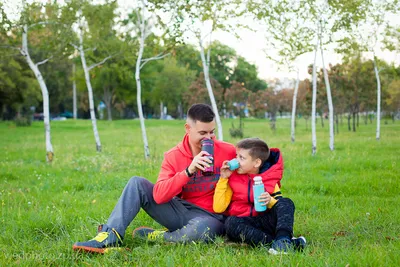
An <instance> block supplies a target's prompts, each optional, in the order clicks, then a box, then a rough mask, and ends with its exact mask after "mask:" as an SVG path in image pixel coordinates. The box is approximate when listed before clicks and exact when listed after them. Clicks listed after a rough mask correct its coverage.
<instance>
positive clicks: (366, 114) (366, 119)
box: [364, 111, 368, 125]
mask: <svg viewBox="0 0 400 267" xmlns="http://www.w3.org/2000/svg"><path fill="white" fill-rule="evenodd" d="M364 124H365V125H367V124H368V111H366V112H365V117H364Z"/></svg>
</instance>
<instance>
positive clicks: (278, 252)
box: [268, 248, 288, 255]
mask: <svg viewBox="0 0 400 267" xmlns="http://www.w3.org/2000/svg"><path fill="white" fill-rule="evenodd" d="M268 253H269V254H271V255H287V254H288V253H287V252H284V251H277V250H275V249H273V248H270V249H269V250H268Z"/></svg>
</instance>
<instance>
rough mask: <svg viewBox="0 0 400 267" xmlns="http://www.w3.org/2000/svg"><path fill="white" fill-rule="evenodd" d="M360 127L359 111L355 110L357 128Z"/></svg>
mask: <svg viewBox="0 0 400 267" xmlns="http://www.w3.org/2000/svg"><path fill="white" fill-rule="evenodd" d="M358 127H360V112H358V111H357V128H358Z"/></svg>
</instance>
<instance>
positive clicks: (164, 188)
mask: <svg viewBox="0 0 400 267" xmlns="http://www.w3.org/2000/svg"><path fill="white" fill-rule="evenodd" d="M189 181H190V178H189V177H188V176H187V175H186V172H185V170H180V171H178V172H176V171H175V169H174V168H173V166H172V165H171V164H170V163H169V162H168V161H167V160H166V159H165V158H164V161H163V163H162V164H161V170H160V174H159V175H158V180H157V182H156V184H155V185H154V188H153V197H154V200H155V202H156V203H157V204H163V203H166V202H168V201H170V200H171V199H172V198H173V197H175V196H177V195H179V194H180V193H181V191H182V187H183V186H184V185H185V184H187V183H188V182H189Z"/></svg>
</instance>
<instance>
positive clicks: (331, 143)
mask: <svg viewBox="0 0 400 267" xmlns="http://www.w3.org/2000/svg"><path fill="white" fill-rule="evenodd" d="M321 59H322V68H323V70H324V80H325V86H326V95H327V98H328V109H329V148H330V150H331V151H333V150H334V149H335V146H334V143H335V132H334V124H333V103H332V95H331V86H330V84H329V77H328V71H327V70H326V68H325V63H324V52H323V48H322V43H321ZM322 119H323V118H322V117H321V120H322Z"/></svg>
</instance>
